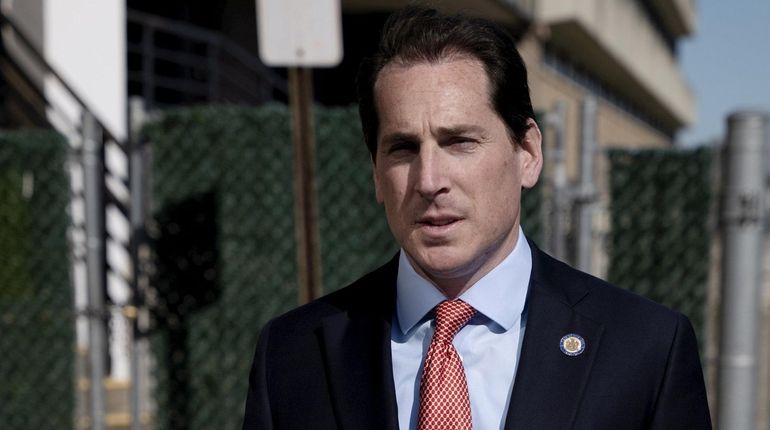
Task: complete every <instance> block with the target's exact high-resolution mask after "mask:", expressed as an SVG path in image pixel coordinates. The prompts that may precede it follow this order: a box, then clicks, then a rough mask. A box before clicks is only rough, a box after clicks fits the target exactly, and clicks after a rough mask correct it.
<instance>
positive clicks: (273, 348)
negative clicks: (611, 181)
mask: <svg viewBox="0 0 770 430" xmlns="http://www.w3.org/2000/svg"><path fill="white" fill-rule="evenodd" d="M531 248H532V257H533V258H532V263H533V267H532V276H531V280H530V286H529V293H528V299H527V300H528V302H527V309H528V311H527V312H528V314H527V323H526V324H527V326H526V332H525V334H524V340H523V344H522V351H521V357H520V361H519V367H518V370H517V372H516V379H515V381H514V386H513V392H512V394H511V401H510V406H509V409H508V416H507V419H506V426H505V428H506V429H511V430H513V429H528V430H531V429H546V430H548V429H591V430H602V429H607V430H618V429H707V428H711V423H710V419H709V412H708V405H707V402H706V392H705V388H704V383H703V374H702V371H701V365H700V361H699V358H698V350H697V345H696V340H695V334H694V333H693V329H692V326H691V324H690V322H689V321H688V319H687V318H686V317H685V316H683V315H681V314H679V313H676V312H674V311H671V310H669V309H667V308H665V307H663V306H661V305H658V304H656V303H653V302H652V301H649V300H647V299H644V298H641V297H639V296H637V295H634V294H631V293H629V292H627V291H624V290H621V289H619V288H616V287H613V286H611V285H609V284H607V283H605V282H603V281H601V280H599V279H597V278H594V277H592V276H590V275H587V274H584V273H582V272H579V271H577V270H575V269H573V268H571V267H569V266H567V265H566V264H563V263H561V262H559V261H556V260H555V259H553V258H551V257H550V256H548V255H546V254H545V253H543V252H542V251H540V250H539V249H537V247H535V246H534V244H531ZM397 264H398V258H394V259H393V260H391V262H390V263H388V264H386V265H385V266H382V267H380V268H379V269H377V270H375V271H374V272H372V273H370V274H368V275H366V276H364V277H363V278H361V279H359V280H358V281H356V282H355V283H353V284H352V285H350V286H348V287H346V288H344V289H342V290H339V291H337V292H335V293H333V294H330V295H328V296H326V297H323V298H321V299H319V300H317V301H314V302H312V303H310V304H308V305H305V306H302V307H300V308H298V309H295V310H293V311H291V312H289V313H287V314H285V315H283V316H280V317H278V318H276V319H274V320H273V321H271V322H270V323H268V325H267V326H265V328H264V329H263V331H262V334H261V336H260V340H259V344H258V346H257V351H256V356H255V358H254V364H253V367H252V370H251V376H250V379H249V392H248V399H247V401H246V414H245V421H244V424H243V429H244V430H252V429H302V430H308V429H348V430H368V429H396V428H398V422H397V421H398V420H397V411H396V396H395V391H394V385H393V376H392V367H391V352H390V326H391V320H392V318H393V311H394V306H395V283H396V273H397ZM567 333H576V334H579V335H581V336H582V337H583V338H584V339H585V344H586V346H585V350H584V352H583V353H582V354H581V355H578V356H575V357H570V356H567V355H565V354H564V353H562V352H561V350H560V348H559V344H560V340H561V338H562V337H563V336H564V335H565V334H567ZM480 430H487V429H480Z"/></svg>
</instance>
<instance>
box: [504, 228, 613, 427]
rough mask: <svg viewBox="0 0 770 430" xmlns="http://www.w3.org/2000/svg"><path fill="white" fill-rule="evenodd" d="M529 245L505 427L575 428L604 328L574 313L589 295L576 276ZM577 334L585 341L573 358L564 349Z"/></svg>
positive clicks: (532, 245) (573, 271)
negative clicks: (522, 322)
mask: <svg viewBox="0 0 770 430" xmlns="http://www.w3.org/2000/svg"><path fill="white" fill-rule="evenodd" d="M530 246H531V247H532V263H533V264H532V279H531V281H530V290H529V297H528V304H527V325H526V331H525V334H524V341H523V344H522V351H521V355H520V359H519V365H518V369H517V371H516V379H515V382H514V386H513V392H512V394H511V399H510V403H509V407H508V416H507V417H506V425H505V428H506V429H507V430H515V429H531V428H571V427H572V425H573V422H574V419H575V416H576V415H577V412H578V408H579V405H580V400H581V399H582V397H583V392H584V389H585V386H586V383H587V381H588V378H589V375H590V373H591V368H592V366H593V363H594V360H595V358H596V353H597V351H598V349H599V343H600V340H601V336H602V332H603V330H604V327H603V326H602V325H601V324H599V323H597V322H595V321H593V320H591V319H590V318H587V317H584V316H583V315H581V314H580V313H579V312H578V311H577V310H576V309H575V307H576V306H577V305H578V303H580V302H581V301H582V300H584V298H586V297H587V296H588V294H589V292H588V289H587V288H586V286H585V285H583V284H582V283H581V282H580V279H582V278H581V277H579V276H575V275H576V274H577V272H576V271H575V270H574V269H571V268H569V267H568V266H566V265H565V264H563V263H561V262H558V261H556V260H554V259H553V258H551V257H550V256H548V255H546V254H545V253H543V252H542V251H540V250H539V249H538V248H537V247H536V246H535V245H534V244H532V243H530ZM572 333H574V334H578V335H580V336H582V337H583V339H584V340H585V350H584V351H583V353H582V354H580V355H578V356H574V357H573V356H568V355H566V354H564V353H563V352H562V351H561V349H560V341H561V339H562V337H563V336H565V335H566V334H572Z"/></svg>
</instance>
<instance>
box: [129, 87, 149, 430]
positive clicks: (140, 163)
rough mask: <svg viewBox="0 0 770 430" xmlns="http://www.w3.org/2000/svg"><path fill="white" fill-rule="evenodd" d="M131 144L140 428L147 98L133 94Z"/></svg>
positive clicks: (135, 388) (137, 423) (134, 398)
mask: <svg viewBox="0 0 770 430" xmlns="http://www.w3.org/2000/svg"><path fill="white" fill-rule="evenodd" d="M128 107H129V124H130V128H129V145H130V152H131V158H130V162H129V165H130V173H129V178H130V190H131V212H130V221H131V240H130V242H131V260H132V262H133V277H132V280H131V281H132V286H131V287H132V288H131V289H132V293H133V294H132V297H133V304H132V306H131V313H130V317H131V321H132V323H133V324H132V325H133V327H132V328H133V330H132V332H131V394H130V399H129V403H130V409H131V430H140V429H141V426H142V423H141V415H142V403H141V389H142V383H143V381H142V378H141V376H142V364H143V360H142V358H143V356H144V355H145V354H146V344H145V343H146V342H144V339H142V338H141V333H142V329H143V328H142V327H140V318H141V317H142V316H143V315H142V313H143V311H144V307H143V304H144V294H143V293H144V289H143V288H142V285H141V284H142V282H143V281H144V278H143V267H142V261H141V257H140V249H139V248H140V246H142V244H143V242H144V235H143V232H144V223H145V216H146V205H145V203H146V194H145V190H146V186H145V178H146V175H145V158H146V157H145V147H144V145H143V142H142V140H141V136H140V134H141V129H142V127H143V126H144V124H145V122H146V121H147V112H146V110H145V107H144V100H143V99H142V98H141V97H132V98H131V99H130V100H129V104H128Z"/></svg>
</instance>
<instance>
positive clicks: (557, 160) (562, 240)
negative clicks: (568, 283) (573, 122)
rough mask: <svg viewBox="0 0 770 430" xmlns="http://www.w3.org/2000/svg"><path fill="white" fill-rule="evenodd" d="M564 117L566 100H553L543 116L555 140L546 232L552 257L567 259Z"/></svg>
mask: <svg viewBox="0 0 770 430" xmlns="http://www.w3.org/2000/svg"><path fill="white" fill-rule="evenodd" d="M566 120H567V104H566V103H565V102H564V101H563V100H559V101H557V102H556V105H555V106H554V108H553V111H552V112H549V113H548V115H547V117H546V122H547V124H548V125H549V126H550V127H551V128H552V130H553V134H552V135H553V137H554V142H553V143H554V144H553V146H552V147H551V148H550V151H548V152H546V157H547V158H549V159H550V163H549V164H550V167H551V169H552V171H551V181H550V182H551V204H550V206H551V211H550V213H549V216H548V224H550V229H548V230H547V231H548V232H549V233H548V240H547V241H546V243H548V247H549V251H550V252H551V253H552V254H553V256H554V257H556V258H558V259H561V260H564V259H566V256H567V255H566V254H567V249H566V234H567V228H566V226H565V222H564V221H565V220H564V215H565V210H566V207H567V204H568V201H567V198H568V196H567V161H566V154H565V146H566V142H565V131H564V129H565V127H566V125H565V122H566Z"/></svg>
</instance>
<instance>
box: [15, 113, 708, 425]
mask: <svg viewBox="0 0 770 430" xmlns="http://www.w3.org/2000/svg"><path fill="white" fill-rule="evenodd" d="M315 121H316V141H317V158H318V160H317V164H318V166H317V174H318V178H317V179H318V182H317V186H318V189H317V191H318V197H319V228H320V237H321V254H322V255H321V260H322V266H323V267H322V269H323V270H322V274H323V289H324V292H327V293H328V292H330V291H333V290H336V289H338V288H340V287H343V286H344V285H346V284H348V283H349V282H351V281H353V280H354V279H356V278H358V277H360V276H361V275H362V274H364V273H366V272H367V271H369V270H371V269H373V268H375V267H376V266H378V265H380V264H382V263H383V262H385V261H387V260H388V259H389V258H390V257H391V256H392V255H393V253H394V252H395V251H396V250H397V245H396V244H395V242H394V240H393V239H392V237H391V234H390V232H389V230H388V227H387V223H386V220H385V216H384V213H383V210H382V208H381V206H380V205H379V204H377V202H376V201H375V197H374V189H373V185H372V177H371V161H370V158H369V154H368V152H367V149H366V146H365V145H364V144H363V139H362V135H361V130H360V124H359V120H358V114H357V111H356V109H355V108H353V107H351V108H323V107H317V108H316V110H315ZM143 139H144V141H145V142H147V143H148V145H149V147H150V148H151V159H152V165H151V169H149V172H148V175H149V177H148V179H149V183H150V184H151V187H150V188H151V189H150V194H151V202H150V203H151V217H150V219H149V220H148V223H147V232H146V236H147V237H148V241H149V242H148V245H150V248H151V249H152V255H153V257H152V259H151V261H152V264H151V265H150V266H149V267H150V273H149V274H148V275H149V276H150V279H151V282H150V283H149V285H150V287H149V289H148V290H147V291H142V294H141V297H144V298H145V303H144V304H143V306H144V308H145V309H147V310H148V311H149V314H150V315H151V324H150V325H149V327H148V329H147V331H146V332H144V333H143V335H144V336H146V338H147V339H148V340H149V344H150V345H151V348H150V351H151V352H150V354H151V362H152V370H153V373H152V379H153V381H152V386H153V387H154V388H153V391H152V393H151V394H150V397H151V398H152V400H151V402H150V403H151V404H153V405H154V407H153V408H152V410H153V411H154V416H153V417H152V419H151V428H157V429H186V430H194V429H211V428H238V427H239V426H240V423H241V419H242V414H243V405H244V400H245V393H246V388H247V375H248V372H249V368H250V364H251V357H252V354H253V350H254V346H255V344H256V340H257V335H258V333H259V331H260V329H261V327H262V325H263V324H264V323H265V322H266V321H267V320H268V319H269V318H271V317H273V316H275V315H277V314H279V313H281V312H283V311H286V310H288V309H290V308H292V307H294V306H295V305H296V301H297V296H298V293H297V275H296V263H295V258H296V254H295V253H296V249H295V243H294V234H295V233H294V216H293V211H294V202H293V183H292V182H293V179H292V161H291V159H292V148H291V132H290V127H289V113H288V110H287V108H286V107H285V106H283V105H268V106H264V107H261V108H242V107H232V106H231V107H222V106H216V107H214V106H210V107H198V108H188V109H182V110H175V111H167V112H163V113H162V114H161V115H159V116H158V117H157V118H156V119H154V120H153V121H152V122H151V123H149V124H147V125H146V127H145V128H144V130H143ZM606 156H607V157H608V159H609V162H610V175H609V177H608V178H607V180H608V181H609V189H610V195H611V196H610V197H611V203H612V204H611V206H610V213H609V219H610V233H609V236H608V237H607V240H606V245H607V253H608V259H609V272H608V274H607V276H608V278H609V280H610V281H611V282H613V283H615V284H617V285H620V286H623V287H625V288H628V289H631V290H633V291H635V292H638V293H640V294H643V295H645V296H648V297H650V298H652V299H653V300H656V301H659V302H662V303H664V304H667V305H669V306H671V307H673V308H675V309H678V310H680V311H682V312H684V313H685V314H687V315H688V316H689V317H690V318H691V319H692V320H693V322H694V324H695V326H696V329H698V330H699V331H700V332H702V329H703V321H704V314H703V309H704V307H705V292H706V282H707V278H708V268H709V258H708V255H709V245H710V240H711V237H712V234H713V229H714V225H713V221H712V219H711V214H712V212H713V211H712V206H713V201H714V196H713V183H714V178H713V175H712V173H711V172H712V168H711V167H712V164H713V163H712V154H711V152H710V151H709V150H706V149H700V150H694V151H672V150H648V151H625V150H612V151H610V152H608V153H607V154H606ZM66 157H67V145H66V142H64V140H63V139H62V138H59V137H57V136H56V135H55V134H53V133H47V132H40V133H37V132H29V133H14V134H7V133H4V134H0V253H2V254H1V255H0V258H2V261H3V262H4V267H3V270H2V271H0V333H1V335H0V357H2V359H1V360H0V378H2V379H0V381H1V383H0V428H2V429H6V428H7V429H12V430H13V429H29V428H41V429H46V428H57V429H58V428H72V427H73V425H74V424H73V422H74V420H75V417H74V415H75V408H76V405H75V403H76V401H75V392H76V388H75V381H74V379H75V376H74V375H75V371H74V368H75V360H76V353H75V339H74V338H75V335H74V316H75V311H74V306H73V299H72V297H73V291H72V289H73V287H72V284H71V281H70V267H71V261H70V259H69V255H68V249H67V246H68V245H67V243H68V242H67V228H68V226H69V222H70V221H69V218H68V215H67V205H68V203H69V184H68V176H67V174H66V171H65V164H66V161H67V159H66ZM543 179H545V178H543ZM543 182H546V181H544V180H541V183H543ZM544 193H545V191H543V188H542V187H541V186H540V185H538V187H536V188H535V189H533V190H529V191H526V192H525V193H524V195H523V202H522V225H523V227H524V228H525V231H526V233H527V235H528V237H530V238H532V239H534V240H535V241H542V237H543V236H544V235H545V234H546V233H547V229H548V223H547V222H546V221H545V220H547V219H548V218H547V216H546V215H547V214H544V213H543V202H545V201H547V199H548V198H549V196H548V195H547V193H545V194H544ZM572 233H573V234H574V232H572ZM40 405H47V411H46V413H45V414H40V413H38V408H39V406H40Z"/></svg>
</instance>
